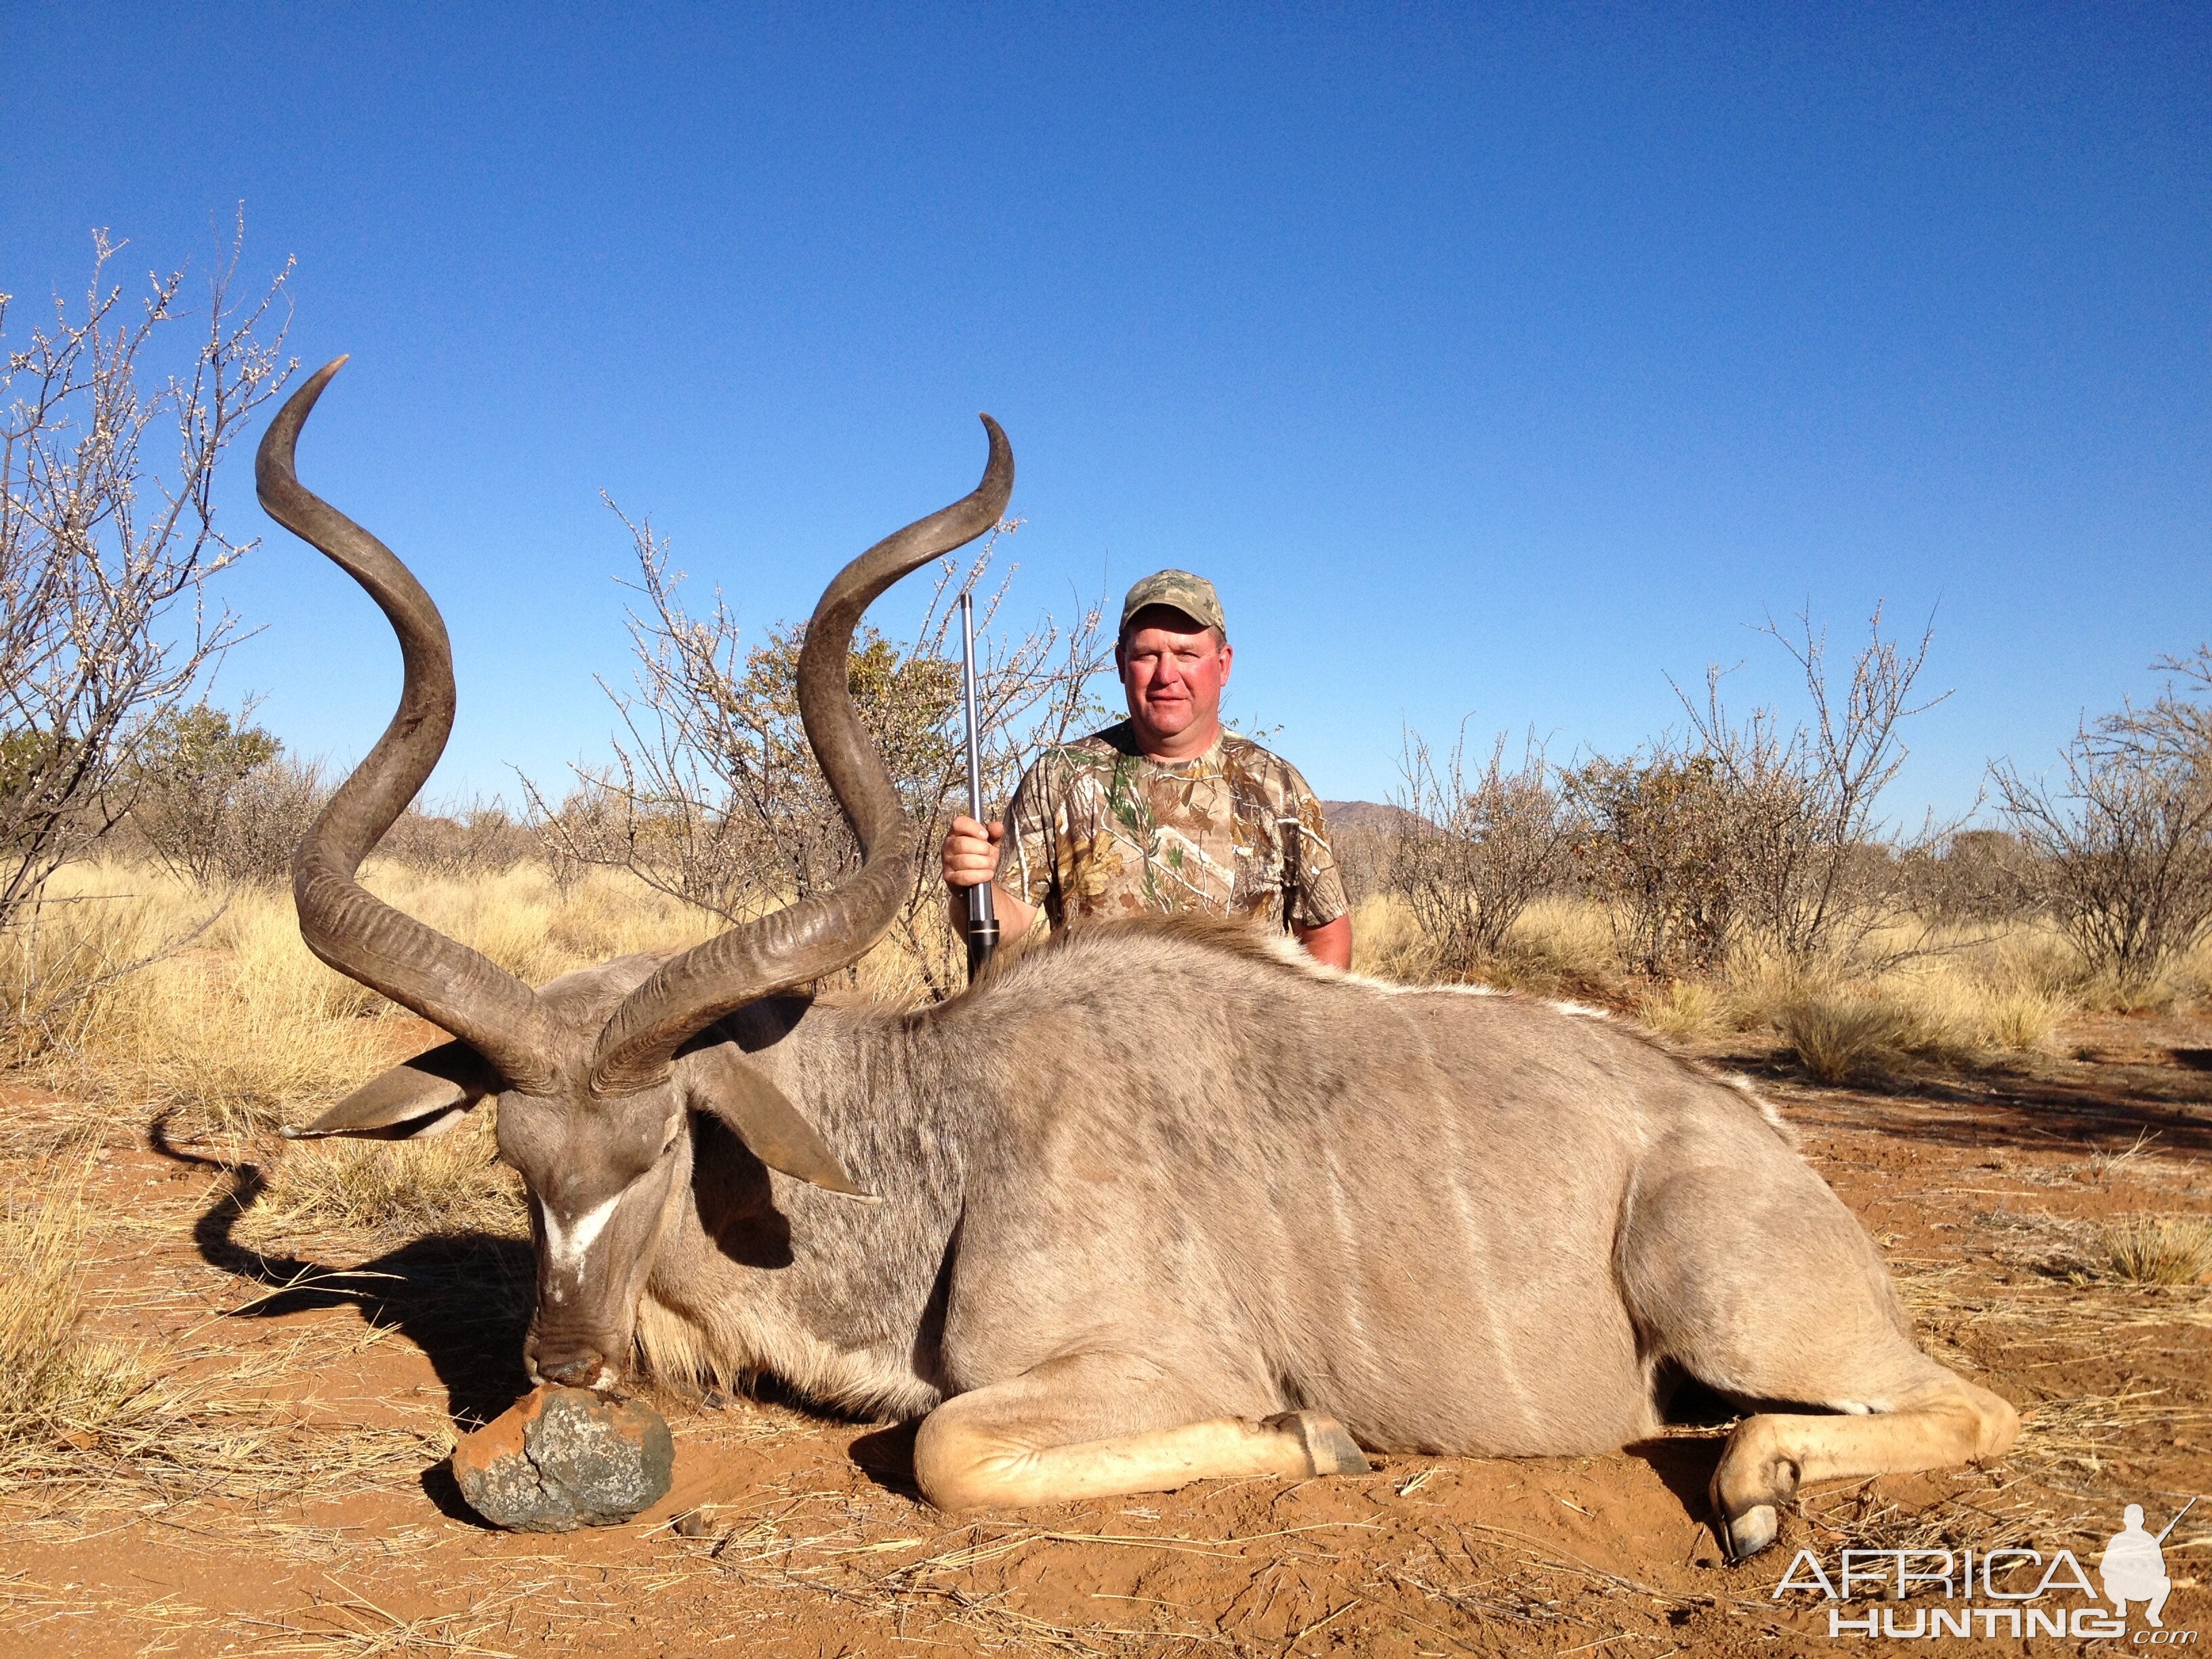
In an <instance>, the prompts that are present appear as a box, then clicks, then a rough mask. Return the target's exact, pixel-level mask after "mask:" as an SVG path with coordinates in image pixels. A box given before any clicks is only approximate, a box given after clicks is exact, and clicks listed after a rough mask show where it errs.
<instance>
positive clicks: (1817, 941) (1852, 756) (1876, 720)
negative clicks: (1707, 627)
mask: <svg viewBox="0 0 2212 1659" xmlns="http://www.w3.org/2000/svg"><path fill="white" fill-rule="evenodd" d="M1761 631H1762V632H1764V633H1765V634H1767V635H1769V636H1771V638H1772V639H1774V640H1775V641H1777V642H1778V644H1780V645H1781V646H1782V647H1783V649H1784V650H1785V651H1787V652H1788V653H1790V658H1791V659H1792V660H1793V661H1795V662H1796V665H1797V666H1798V669H1799V671H1800V673H1801V675H1802V682H1803V684H1804V687H1805V693H1806V696H1807V700H1808V703H1809V706H1810V709H1811V714H1812V718H1811V720H1810V722H1809V724H1799V725H1796V726H1789V727H1786V728H1785V727H1784V725H1783V724H1782V721H1781V720H1780V718H1779V717H1778V715H1777V714H1775V713H1774V712H1773V711H1772V710H1771V709H1765V708H1758V709H1753V711H1752V712H1751V713H1750V714H1748V715H1746V716H1741V717H1739V716H1737V715H1735V714H1733V713H1731V712H1730V710H1729V708H1728V707H1727V705H1726V703H1725V702H1724V701H1723V697H1722V695H1721V685H1722V681H1723V678H1724V676H1723V673H1722V671H1720V670H1719V669H1717V668H1714V669H1709V670H1708V671H1707V672H1706V677H1705V698H1704V700H1703V702H1694V701H1692V699H1691V698H1690V697H1689V696H1686V695H1684V694H1683V693H1682V692H1681V690H1680V687H1677V688H1676V695H1677V696H1680V698H1681V702H1682V706H1683V708H1684V709H1685V710H1686V712H1687V714H1688V715H1689V731H1688V732H1687V733H1686V736H1685V737H1684V738H1681V739H1680V740H1679V741H1678V740H1675V739H1672V738H1662V739H1661V740H1660V741H1659V742H1658V743H1656V744H1653V745H1652V746H1651V747H1650V749H1649V750H1645V751H1644V752H1642V753H1640V754H1638V755H1634V756H1630V757H1626V758H1625V759H1607V758H1605V757H1598V758H1595V759H1593V760H1590V761H1588V762H1586V763H1583V765H1581V766H1580V767H1577V768H1576V769H1574V770H1573V771H1572V772H1571V773H1569V774H1568V775H1567V776H1566V779H1565V788H1566V793H1567V796H1568V799H1569V800H1570V802H1571V805H1572V806H1573V808H1574V811H1575V812H1576V814H1577V818H1578V820H1579V828H1580V831H1581V834H1580V839H1579V854H1580V863H1581V866H1582V872H1583V876H1584V878H1586V879H1587V880H1588V881H1589V884H1590V885H1591V887H1592V888H1593V889H1594V890H1595V891H1596V892H1597V893H1598V894H1599V895H1600V896H1602V897H1604V898H1606V899H1607V900H1608V901H1609V902H1612V903H1613V906H1614V907H1615V915H1616V917H1617V921H1618V925H1619V932H1620V945H1621V950H1622V954H1623V955H1624V956H1625V957H1627V959H1628V960H1629V961H1630V963H1632V965H1633V966H1635V967H1636V968H1638V969H1640V970H1641V971H1643V972H1644V973H1647V974H1653V975H1659V974H1665V973H1672V972H1680V971H1691V972H1699V971H1711V970H1712V969H1717V968H1718V967H1720V966H1721V965H1722V964H1723V963H1724V962H1725V961H1726V959H1727V957H1728V955H1729V951H1730V950H1731V949H1732V948H1733V947H1734V946H1735V944H1736V943H1737V941H1738V940H1739V939H1752V940H1755V941H1756V942H1757V943H1758V944H1759V945H1761V946H1763V947H1764V948H1765V950H1767V951H1771V953H1773V954H1774V955H1776V956H1778V957H1780V958H1781V959H1782V960H1783V961H1784V962H1785V963H1790V965H1792V966H1793V967H1796V968H1799V969H1805V968H1810V967H1813V966H1814V965H1816V964H1821V963H1827V964H1833V963H1838V962H1840V961H1842V960H1844V959H1847V958H1852V957H1857V956H1859V955H1861V954H1862V953H1863V951H1865V950H1866V949H1867V948H1868V945H1869V940H1870V939H1873V938H1874V936H1875V934H1876V933H1878V932H1880V931H1881V930H1884V929H1887V928H1889V927H1891V925H1892V924H1893V923H1895V922H1897V921H1899V920H1900V919H1901V918H1902V917H1903V916H1904V915H1905V897H1906V894H1905V886H1904V884H1903V881H1902V879H1901V872H1902V870H1903V867H1904V861H1905V858H1906V856H1907V855H1911V856H1915V857H1924V856H1925V849H1926V848H1928V847H1929V846H1931V845H1933V844H1934V843H1935V842H1936V841H1938V840H1939V839H1940V832H1939V831H1938V830H1936V829H1932V828H1931V829H1926V830H1923V832H1922V834H1921V835H1920V836H1917V837H1915V838H1913V839H1911V840H1905V839H1904V838H1901V837H1899V836H1897V835H1895V834H1893V833H1891V832H1889V831H1888V830H1887V829H1886V828H1885V826H1883V825H1882V824H1881V823H1880V822H1879V821H1878V820H1877V819H1876V817H1875V808H1876V804H1877V802H1878V801H1879V799H1880V797H1881V793H1882V791H1883V789H1884V788H1886V787H1887V785H1888V784H1889V782H1890V781H1891V780H1893V778H1894V777H1895V776H1896V775H1897V773H1898V769H1899V768H1900V767H1901V766H1903V765H1904V763H1905V757H1906V750H1905V744H1904V742H1903V739H1902V735H1901V732H1900V730H1899V728H1900V726H1902V724H1903V722H1904V721H1905V720H1909V719H1911V717H1912V716H1913V715H1915V714H1920V713H1922V712H1923V711H1924V710H1926V709H1927V708H1931V707H1933V706H1934V704H1935V703H1936V702H1941V701H1942V698H1941V697H1936V698H1931V699H1929V700H1928V701H1927V702H1918V703H1916V702H1914V701H1913V688H1914V685H1915V684H1916V683H1917V680H1918V679H1919V677H1920V672H1921V670H1922V668H1923V666H1924V665H1925V664H1926V662H1927V659H1928V647H1929V638H1930V635H1929V634H1928V633H1926V632H1923V634H1922V635H1921V636H1920V641H1919V643H1918V645H1917V647H1916V648H1914V649H1912V650H1911V651H1906V650H1905V649H1903V648H1901V647H1899V646H1898V644H1897V643H1896V642H1895V641H1892V640H1889V639H1886V638H1884V637H1883V635H1882V631H1881V611H1880V609H1879V608H1877V609H1876V611H1875V614H1874V617H1873V621H1872V623H1871V625H1870V628H1869V635H1870V637H1869V641H1868V642H1867V644H1866V645H1865V646H1864V647H1863V648H1862V649H1861V650H1860V651H1859V653H1858V654H1857V656H1856V657H1854V658H1853V659H1852V661H1851V672H1850V679H1849V681H1848V683H1847V684H1845V686H1844V688H1843V690H1842V694H1841V696H1840V698H1838V695H1837V692H1836V690H1835V688H1834V687H1832V684H1831V683H1830V678H1829V673H1828V667H1827V660H1826V637H1825V635H1823V634H1822V633H1821V632H1820V630H1818V629H1815V628H1814V626H1813V624H1812V622H1811V619H1810V618H1809V617H1806V616H1803V615H1800V616H1799V617H1798V618H1797V619H1796V628H1795V629H1792V630H1790V631H1786V632H1785V631H1784V629H1781V628H1779V627H1778V626H1776V625H1775V624H1773V623H1768V624H1767V625H1766V626H1765V628H1764V629H1761ZM1898 948H1899V947H1898V946H1897V945H1894V944H1892V945H1889V946H1888V947H1887V953H1888V954H1889V955H1890V956H1894V955H1895V954H1896V952H1897V950H1898Z"/></svg>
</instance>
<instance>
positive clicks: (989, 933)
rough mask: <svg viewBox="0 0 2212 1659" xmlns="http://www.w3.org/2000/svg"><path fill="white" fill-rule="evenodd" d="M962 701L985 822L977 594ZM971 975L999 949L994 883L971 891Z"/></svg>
mask: <svg viewBox="0 0 2212 1659" xmlns="http://www.w3.org/2000/svg"><path fill="white" fill-rule="evenodd" d="M960 701H961V704H962V707H963V708H965V709H966V711H967V714H968V816H969V817H971V818H973V819H975V822H976V823H982V821H983V756H982V748H981V741H980V734H979V733H978V732H977V731H976V720H975V595H974V594H972V593H963V594H962V595H961V596H960ZM967 933H968V977H969V979H970V980H971V981H972V980H973V979H974V978H975V975H978V974H980V973H981V972H982V971H983V964H984V963H987V962H988V961H989V960H990V959H991V952H992V951H995V950H997V949H998V948H999V918H998V915H997V913H996V909H995V907H994V905H993V903H992V902H991V884H990V883H989V882H984V883H982V884H981V885H979V886H975V887H970V888H969V890H968V927H967Z"/></svg>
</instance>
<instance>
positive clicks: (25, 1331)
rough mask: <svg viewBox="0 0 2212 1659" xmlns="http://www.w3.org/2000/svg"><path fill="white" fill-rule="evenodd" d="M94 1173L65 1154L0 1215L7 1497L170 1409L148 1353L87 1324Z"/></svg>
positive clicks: (110, 1447)
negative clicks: (99, 1334)
mask: <svg viewBox="0 0 2212 1659" xmlns="http://www.w3.org/2000/svg"><path fill="white" fill-rule="evenodd" d="M86 1174H87V1165H86V1164H85V1162H84V1160H83V1158H82V1157H80V1158H64V1160H63V1162H62V1164H61V1166H60V1168H59V1169H58V1171H57V1172H56V1173H55V1174H54V1175H52V1176H51V1177H50V1178H49V1179H48V1180H47V1181H46V1182H45V1183H43V1184H42V1185H40V1186H39V1187H37V1188H33V1189H31V1190H29V1191H25V1192H11V1193H9V1194H8V1195H7V1198H6V1200H5V1207H4V1208H3V1209H0V1261H4V1262H6V1263H7V1264H8V1266H7V1270H6V1272H5V1273H0V1491H4V1490H6V1489H8V1488H9V1487H12V1486H16V1485H18V1484H20V1483H21V1482H22V1481H24V1480H29V1479H33V1478H36V1477H40V1476H48V1477H52V1476H56V1475H60V1474H65V1473H70V1472H75V1471H76V1470H79V1469H81V1468H82V1467H83V1466H84V1464H85V1462H86V1460H87V1459H88V1457H93V1458H96V1457H98V1456H99V1455H101V1454H103V1453H106V1452H112V1451H114V1450H115V1449H117V1447H118V1444H119V1443H126V1442H130V1441H131V1440H134V1439H136V1438H137V1437H141V1436H142V1435H143V1432H144V1431H146V1429H147V1428H148V1427H149V1425H152V1424H153V1423H154V1422H155V1420H156V1419H158V1418H159V1417H160V1415H161V1410H162V1404H161V1401H160V1399H159V1398H158V1397H157V1395H156V1393H155V1389H154V1379H153V1374H152V1372H151V1370H150V1369H149V1367H148V1366H147V1365H146V1364H144V1363H143V1360H142V1358H141V1357H140V1356H139V1355H138V1354H137V1353H136V1352H131V1350H129V1349H126V1348H122V1347H118V1346H116V1345H114V1344H112V1343H107V1342H100V1341H95V1340H92V1339H91V1338H89V1337H88V1336H87V1335H86V1334H84V1332H83V1330H82V1322H83V1315H84V1309H83V1302H82V1277H83V1265H82V1264H83V1249H82V1241H83V1236H84V1232H85V1224H86V1218H87V1215H86V1209H85V1206H84V1203H83V1199H82V1194H83V1189H84V1183H85V1179H86Z"/></svg>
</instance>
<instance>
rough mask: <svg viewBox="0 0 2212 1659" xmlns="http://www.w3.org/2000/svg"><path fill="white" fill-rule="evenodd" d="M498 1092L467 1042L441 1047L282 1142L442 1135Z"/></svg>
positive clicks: (497, 1082) (373, 1082) (494, 1076)
mask: <svg viewBox="0 0 2212 1659" xmlns="http://www.w3.org/2000/svg"><path fill="white" fill-rule="evenodd" d="M500 1089H501V1079H500V1075H499V1073H496V1072H495V1071H494V1070H492V1068H491V1064H490V1062H489V1061H488V1060H485V1059H484V1057H483V1055H482V1054H478V1053H477V1051H476V1050H475V1049H474V1048H471V1047H469V1045H468V1044H467V1043H465V1042H446V1043H441V1044H440V1045H439V1046H438V1047H437V1048H431V1049H428V1050H426V1051H424V1052H423V1053H422V1054H417V1055H416V1056H415V1058H414V1059H412V1060H402V1061H400V1062H399V1064H398V1065H397V1066H393V1067H392V1069H391V1070H390V1071H388V1072H380V1073H378V1074H377V1075H376V1076H374V1077H373V1078H371V1079H369V1080H368V1082H366V1083H364V1084H362V1085H361V1087H360V1088H358V1089H356V1090H355V1091H353V1092H352V1093H351V1094H349V1095H348V1096H347V1097H345V1098H344V1099H343V1100H342V1101H340V1102H338V1103H337V1105H335V1106H333V1107H331V1109H330V1110H329V1111H327V1112H325V1113H324V1114H323V1115H321V1116H320V1117H319V1118H317V1119H316V1120H315V1121H313V1123H310V1124H309V1125H307V1127H306V1128H304V1129H287V1130H285V1131H284V1138H285V1139H287V1140H317V1139H321V1138H322V1137H324V1136H325V1135H351V1136H354V1137H356V1139H367V1140H420V1139H423V1138H424V1137H425V1136H428V1135H435V1134H443V1133H445V1132H446V1131H447V1130H448V1129H450V1128H452V1127H453V1126H454V1125H455V1124H456V1123H459V1121H461V1119H462V1118H463V1117H464V1116H465V1115H467V1113H468V1112H469V1110H470V1109H471V1108H472V1107H473V1106H475V1105H476V1103H477V1102H478V1101H480V1100H482V1099H483V1097H485V1096H486V1095H495V1094H497V1093H498V1092H499V1091H500Z"/></svg>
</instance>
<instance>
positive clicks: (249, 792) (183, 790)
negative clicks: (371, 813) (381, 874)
mask: <svg viewBox="0 0 2212 1659" xmlns="http://www.w3.org/2000/svg"><path fill="white" fill-rule="evenodd" d="M251 716H252V705H251V704H250V703H249V704H248V705H247V708H246V712H245V713H244V714H240V716H239V717H238V720H236V721H235V722H234V720H232V717H231V716H230V715H228V714H225V713H224V712H223V711H222V710H221V709H219V708H209V707H208V706H207V705H206V704H205V703H204V702H200V703H195V704H193V705H192V706H191V708H173V709H167V710H164V711H162V712H161V714H158V715H157V716H155V718H154V719H153V720H150V721H149V722H148V724H147V726H146V729H145V731H144V732H143V733H142V734H141V737H140V738H139V741H138V743H137V745H136V748H137V753H136V756H135V758H134V759H133V762H132V767H131V771H132V776H131V783H132V791H131V826H132V827H133V828H134V829H136V830H137V836H138V839H139V840H140V841H142V842H144V843H145V846H146V848H147V850H148V851H149V852H151V853H152V854H154V856H155V858H156V859H157V860H160V862H161V864H162V865H164V866H167V868H168V870H169V871H170V872H172V873H173V874H176V875H179V876H182V877H184V878H186V879H188V880H190V881H192V882H194V883H196V884H199V885H202V886H204V885H206V884H209V883H210V882H215V881H221V882H226V883H232V884H236V883H242V882H261V883H267V882H277V881H282V880H283V879H284V878H285V877H286V876H287V875H288V873H289V872H290V870H291V867H292V850H293V848H295V847H297V846H298V845H299V842H300V837H301V836H303V835H305V834H306V833H307V829H308V827H309V826H310V825H312V824H313V823H314V821H315V818H316V817H317V815H318V814H319V813H320V812H321V811H322V810H323V806H324V804H325V802H326V801H327V800H328V799H329V798H330V793H331V792H330V787H329V786H328V785H327V784H326V783H325V781H324V779H323V774H322V768H321V767H320V766H319V765H318V764H316V763H313V762H307V763H301V762H297V761H293V760H290V759H288V758H287V757H285V755H284V745H283V744H282V743H280V742H278V741H277V740H276V738H273V737H271V736H270V734H269V733H268V732H264V731H263V730H261V728H260V727H258V726H248V725H246V724H245V723H244V722H245V721H246V720H248V719H250V718H251Z"/></svg>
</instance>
